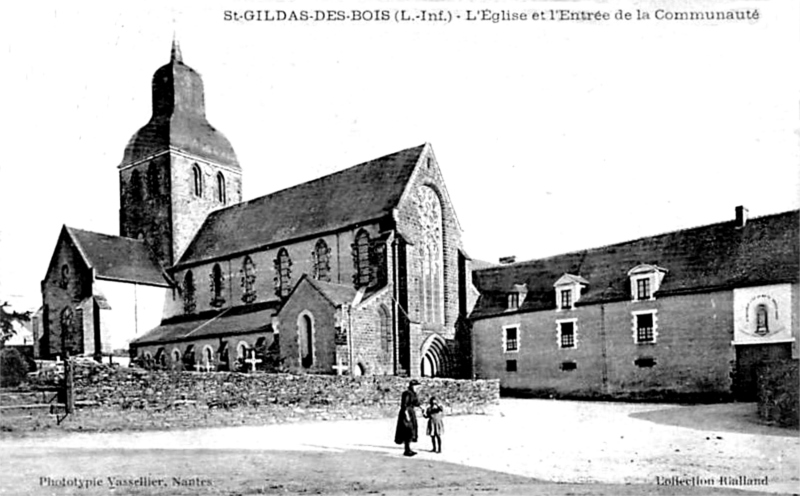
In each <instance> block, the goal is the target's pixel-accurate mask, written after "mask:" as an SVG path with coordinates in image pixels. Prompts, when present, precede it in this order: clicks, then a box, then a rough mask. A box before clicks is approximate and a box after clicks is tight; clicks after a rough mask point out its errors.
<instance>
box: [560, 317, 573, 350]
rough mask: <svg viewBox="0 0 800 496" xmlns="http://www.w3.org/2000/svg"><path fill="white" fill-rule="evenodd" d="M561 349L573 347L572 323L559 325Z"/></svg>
mask: <svg viewBox="0 0 800 496" xmlns="http://www.w3.org/2000/svg"><path fill="white" fill-rule="evenodd" d="M561 347H562V348H574V347H575V324H574V323H573V322H562V323H561Z"/></svg>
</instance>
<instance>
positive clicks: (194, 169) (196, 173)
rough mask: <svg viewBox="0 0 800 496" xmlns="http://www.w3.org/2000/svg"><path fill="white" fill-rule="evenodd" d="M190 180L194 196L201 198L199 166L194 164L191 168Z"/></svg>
mask: <svg viewBox="0 0 800 496" xmlns="http://www.w3.org/2000/svg"><path fill="white" fill-rule="evenodd" d="M192 180H193V186H194V196H197V197H202V196H203V171H201V170H200V166H199V165H197V164H194V166H193V167H192Z"/></svg>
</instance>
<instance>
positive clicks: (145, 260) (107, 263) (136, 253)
mask: <svg viewBox="0 0 800 496" xmlns="http://www.w3.org/2000/svg"><path fill="white" fill-rule="evenodd" d="M64 229H66V231H67V233H68V234H69V236H70V237H71V238H72V240H73V241H74V243H75V245H76V246H77V248H78V251H79V252H80V253H81V256H82V257H83V259H84V261H85V262H86V265H88V266H89V267H91V268H93V269H94V271H95V276H96V277H99V278H108V279H117V280H123V281H130V282H138V283H142V284H153V285H156V286H169V284H168V283H167V280H166V279H165V278H164V272H163V271H162V269H161V266H160V265H159V263H158V262H157V261H156V258H155V256H154V255H153V252H152V251H150V248H149V247H148V246H147V244H146V243H145V242H144V241H142V240H138V239H132V238H123V237H121V236H111V235H108V234H100V233H96V232H91V231H83V230H81V229H75V228H74V227H67V226H64Z"/></svg>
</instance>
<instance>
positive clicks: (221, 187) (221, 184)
mask: <svg viewBox="0 0 800 496" xmlns="http://www.w3.org/2000/svg"><path fill="white" fill-rule="evenodd" d="M225 197H226V195H225V176H223V175H222V172H217V201H219V202H220V203H222V204H223V205H224V204H225Z"/></svg>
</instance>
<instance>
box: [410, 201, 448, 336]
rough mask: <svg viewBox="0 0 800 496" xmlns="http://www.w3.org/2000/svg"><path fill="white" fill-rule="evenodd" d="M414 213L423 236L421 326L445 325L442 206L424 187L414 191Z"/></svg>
mask: <svg viewBox="0 0 800 496" xmlns="http://www.w3.org/2000/svg"><path fill="white" fill-rule="evenodd" d="M416 200H417V209H418V212H419V216H420V225H421V228H422V235H421V238H422V239H421V240H420V247H419V251H418V256H419V258H420V268H421V273H420V278H419V291H420V306H421V312H420V313H421V317H422V320H423V322H429V323H434V324H443V323H444V269H443V268H444V257H443V253H444V244H443V239H442V238H443V236H442V205H441V202H440V201H439V196H438V195H437V194H436V192H435V191H434V190H433V189H431V188H429V187H427V186H423V187H421V188H419V189H418V190H417V198H416Z"/></svg>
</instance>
